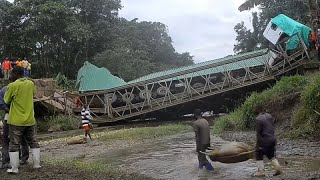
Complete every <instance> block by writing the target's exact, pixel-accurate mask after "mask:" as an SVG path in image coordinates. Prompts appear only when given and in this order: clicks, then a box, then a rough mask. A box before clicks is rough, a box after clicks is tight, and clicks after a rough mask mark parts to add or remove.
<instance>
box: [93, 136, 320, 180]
mask: <svg viewBox="0 0 320 180" xmlns="http://www.w3.org/2000/svg"><path fill="white" fill-rule="evenodd" d="M211 141H212V145H214V146H215V147H219V146H221V145H222V144H225V143H227V142H226V141H224V140H223V139H221V138H219V137H212V138H211ZM99 159H100V161H102V162H104V163H108V164H112V165H116V166H119V167H124V168H126V169H127V168H128V169H130V170H133V171H136V172H140V173H142V174H145V175H148V176H151V177H154V178H156V179H181V180H182V179H208V180H210V179H252V178H251V174H253V173H254V172H255V171H256V165H255V162H254V161H253V160H249V161H246V162H242V163H236V164H223V163H218V162H214V163H213V165H214V168H215V170H214V172H211V173H209V172H207V171H206V170H201V171H199V170H198V168H197V164H198V162H197V154H196V152H195V143H194V134H193V133H186V134H181V135H177V136H173V137H168V138H165V139H161V140H157V141H154V142H153V143H150V144H145V145H139V146H136V147H131V148H128V149H122V150H115V151H109V152H108V153H106V154H103V155H101V157H99ZM266 162H267V161H266ZM280 163H281V164H282V165H283V166H284V167H283V168H284V171H285V172H286V173H298V172H303V171H304V172H305V171H318V172H319V171H320V160H315V159H312V160H306V159H304V160H302V159H288V158H280ZM266 169H267V172H268V177H269V178H272V170H271V167H270V164H269V163H267V165H266Z"/></svg>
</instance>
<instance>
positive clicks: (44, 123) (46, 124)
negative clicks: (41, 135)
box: [37, 114, 81, 132]
mask: <svg viewBox="0 0 320 180" xmlns="http://www.w3.org/2000/svg"><path fill="white" fill-rule="evenodd" d="M80 123H81V122H80V120H79V119H78V118H76V117H74V116H71V115H62V114H59V115H55V116H50V117H46V118H44V119H42V120H39V121H37V126H38V131H39V132H48V131H51V132H53V131H67V130H74V129H79V125H80Z"/></svg>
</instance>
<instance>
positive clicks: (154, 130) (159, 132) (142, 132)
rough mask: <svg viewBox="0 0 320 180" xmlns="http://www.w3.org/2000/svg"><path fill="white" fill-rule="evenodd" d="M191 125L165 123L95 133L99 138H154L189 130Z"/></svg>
mask: <svg viewBox="0 0 320 180" xmlns="http://www.w3.org/2000/svg"><path fill="white" fill-rule="evenodd" d="M190 130H191V126H188V125H184V124H167V125H161V126H157V127H141V128H130V129H120V130H115V131H108V132H102V133H99V134H97V135H96V136H98V138H99V139H100V140H142V139H155V138H160V137H164V136H170V135H174V134H179V133H182V132H186V131H190Z"/></svg>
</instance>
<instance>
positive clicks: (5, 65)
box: [2, 58, 12, 79]
mask: <svg viewBox="0 0 320 180" xmlns="http://www.w3.org/2000/svg"><path fill="white" fill-rule="evenodd" d="M11 69H12V67H11V62H10V61H9V60H8V58H6V59H5V60H4V62H3V63H2V70H3V73H4V78H5V79H9V78H10V71H11Z"/></svg>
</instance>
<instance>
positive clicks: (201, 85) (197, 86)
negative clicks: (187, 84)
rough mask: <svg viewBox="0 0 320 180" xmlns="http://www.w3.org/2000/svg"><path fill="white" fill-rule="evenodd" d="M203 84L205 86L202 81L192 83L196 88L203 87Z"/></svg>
mask: <svg viewBox="0 0 320 180" xmlns="http://www.w3.org/2000/svg"><path fill="white" fill-rule="evenodd" d="M203 86H204V85H203V84H202V83H195V84H193V85H192V87H193V88H194V89H197V88H201V87H203Z"/></svg>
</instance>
